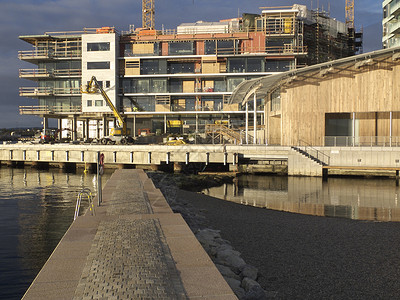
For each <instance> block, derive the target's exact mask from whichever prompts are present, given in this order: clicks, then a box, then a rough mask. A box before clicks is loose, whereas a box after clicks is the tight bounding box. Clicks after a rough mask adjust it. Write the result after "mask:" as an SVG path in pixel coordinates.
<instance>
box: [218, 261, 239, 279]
mask: <svg viewBox="0 0 400 300" xmlns="http://www.w3.org/2000/svg"><path fill="white" fill-rule="evenodd" d="M215 266H216V267H217V269H218V271H219V272H220V273H221V275H222V276H224V277H229V278H233V279H236V280H240V277H239V276H238V275H237V274H235V273H234V272H233V271H232V270H231V269H230V268H229V267H227V266H223V265H219V264H215Z"/></svg>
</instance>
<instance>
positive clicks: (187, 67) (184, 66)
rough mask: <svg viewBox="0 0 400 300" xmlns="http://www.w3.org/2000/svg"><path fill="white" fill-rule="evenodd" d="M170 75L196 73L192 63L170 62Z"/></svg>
mask: <svg viewBox="0 0 400 300" xmlns="http://www.w3.org/2000/svg"><path fill="white" fill-rule="evenodd" d="M168 73H169V74H178V73H194V63H192V62H187V63H185V62H182V63H179V62H169V63H168Z"/></svg>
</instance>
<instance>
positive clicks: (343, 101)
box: [266, 62, 400, 145]
mask: <svg viewBox="0 0 400 300" xmlns="http://www.w3.org/2000/svg"><path fill="white" fill-rule="evenodd" d="M391 63H392V62H391ZM350 70H351V72H350V71H343V72H339V73H336V74H329V75H327V76H325V77H324V78H321V79H319V81H318V78H316V79H312V81H314V82H313V83H310V82H309V80H310V79H308V80H307V81H303V82H301V81H300V82H297V81H295V82H294V84H292V85H289V86H287V87H286V89H283V91H282V93H281V108H282V115H281V117H282V132H281V143H282V145H297V144H298V142H299V140H303V141H305V142H307V143H310V144H312V145H324V136H325V113H353V112H355V113H363V114H358V117H357V114H356V119H358V120H359V121H358V122H359V128H360V129H359V135H360V136H375V135H382V136H389V126H390V121H389V112H390V111H392V112H393V123H392V124H393V132H392V135H393V136H400V84H399V82H400V64H399V63H396V65H394V66H392V65H389V64H388V63H386V62H382V63H379V64H376V65H374V66H367V67H364V68H362V69H360V70H355V69H354V68H352V69H350ZM269 107H270V105H266V108H269ZM266 115H268V114H266ZM269 118H270V119H271V118H272V117H269ZM272 122H273V121H272V120H270V121H269V122H268V124H270V125H271V124H272ZM279 130H280V129H279ZM277 131H278V129H276V130H274V129H273V128H272V127H270V129H269V133H270V136H269V138H271V139H272V137H273V136H276V133H277Z"/></svg>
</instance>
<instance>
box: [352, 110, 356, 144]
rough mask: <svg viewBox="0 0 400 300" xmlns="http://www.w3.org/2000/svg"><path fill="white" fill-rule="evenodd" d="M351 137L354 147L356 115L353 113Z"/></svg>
mask: <svg viewBox="0 0 400 300" xmlns="http://www.w3.org/2000/svg"><path fill="white" fill-rule="evenodd" d="M352 136H353V141H352V146H353V147H354V146H355V141H356V113H355V112H353V129H352Z"/></svg>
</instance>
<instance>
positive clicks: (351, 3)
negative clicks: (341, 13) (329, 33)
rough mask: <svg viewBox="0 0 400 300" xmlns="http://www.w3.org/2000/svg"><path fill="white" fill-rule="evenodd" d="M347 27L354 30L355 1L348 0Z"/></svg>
mask: <svg viewBox="0 0 400 300" xmlns="http://www.w3.org/2000/svg"><path fill="white" fill-rule="evenodd" d="M346 25H347V28H354V0H346Z"/></svg>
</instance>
